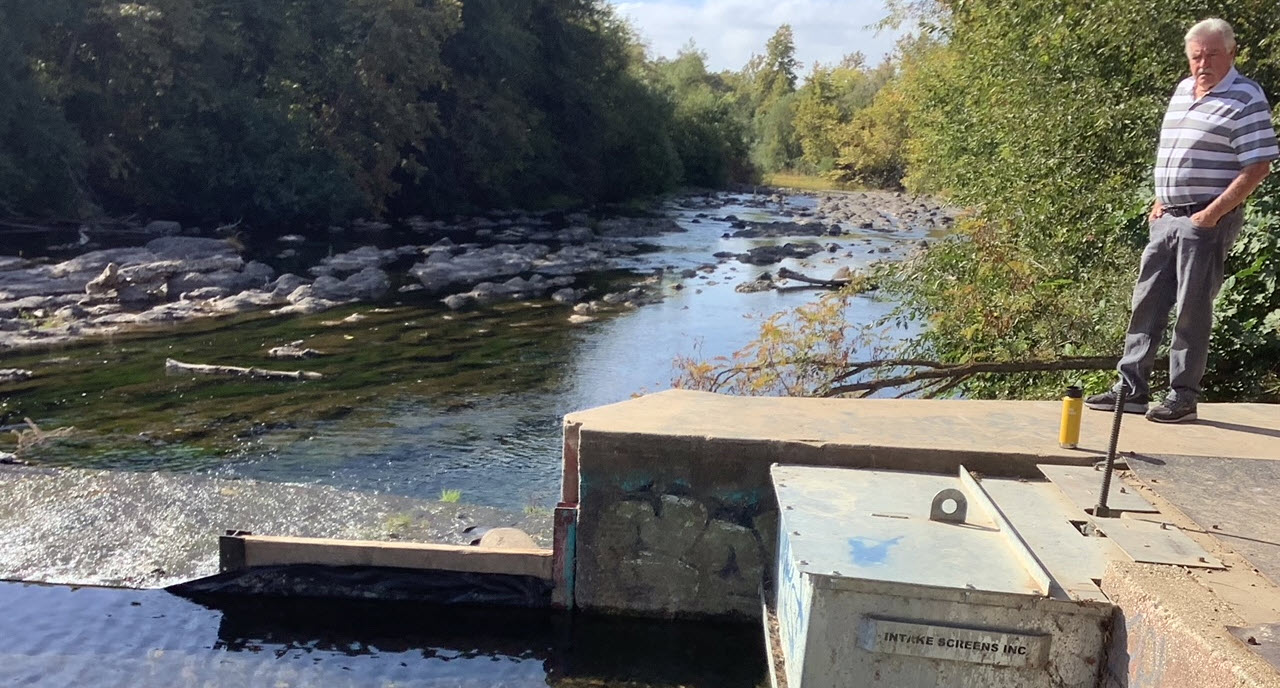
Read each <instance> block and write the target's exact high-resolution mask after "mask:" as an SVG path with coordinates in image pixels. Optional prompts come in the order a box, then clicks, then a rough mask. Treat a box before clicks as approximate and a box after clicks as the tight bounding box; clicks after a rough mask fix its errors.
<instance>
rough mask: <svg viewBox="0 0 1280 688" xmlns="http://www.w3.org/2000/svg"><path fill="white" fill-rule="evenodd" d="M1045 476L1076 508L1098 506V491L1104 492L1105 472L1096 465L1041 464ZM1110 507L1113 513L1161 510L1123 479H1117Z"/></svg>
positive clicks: (1090, 508) (1114, 480) (1113, 484)
mask: <svg viewBox="0 0 1280 688" xmlns="http://www.w3.org/2000/svg"><path fill="white" fill-rule="evenodd" d="M1036 468H1039V469H1040V472H1041V473H1044V477H1046V478H1048V479H1049V480H1050V482H1052V483H1053V484H1054V485H1057V486H1058V488H1059V489H1061V490H1062V492H1063V494H1065V495H1067V499H1070V500H1071V501H1072V502H1073V503H1074V504H1075V505H1076V506H1078V507H1080V509H1081V510H1082V511H1083V510H1085V509H1089V510H1090V513H1092V509H1093V508H1094V507H1096V506H1098V492H1099V491H1100V490H1101V489H1102V471H1099V470H1094V468H1093V467H1092V466H1056V465H1050V464H1041V465H1038V466H1036ZM1107 506H1108V507H1110V508H1111V510H1112V511H1135V512H1143V513H1155V512H1157V511H1159V509H1157V508H1155V507H1154V506H1151V503H1150V502H1148V501H1147V500H1145V499H1143V498H1142V496H1141V495H1139V494H1138V493H1137V492H1136V491H1135V490H1134V489H1133V488H1132V487H1129V486H1128V485H1125V483H1124V481H1123V480H1121V479H1120V477H1119V476H1113V479H1112V481H1111V491H1110V493H1109V494H1108V495H1107Z"/></svg>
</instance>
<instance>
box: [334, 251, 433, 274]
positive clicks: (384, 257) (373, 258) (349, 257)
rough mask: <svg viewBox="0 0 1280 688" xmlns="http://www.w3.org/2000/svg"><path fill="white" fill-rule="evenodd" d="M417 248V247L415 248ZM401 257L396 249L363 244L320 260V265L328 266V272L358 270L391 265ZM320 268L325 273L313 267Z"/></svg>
mask: <svg viewBox="0 0 1280 688" xmlns="http://www.w3.org/2000/svg"><path fill="white" fill-rule="evenodd" d="M415 250H416V249H415ZM399 257H400V253H399V251H398V250H396V249H379V248H378V247H377V246H361V247H360V248H357V249H355V250H353V251H347V252H346V253H339V254H337V255H334V256H330V257H328V258H325V259H324V260H322V261H320V265H321V266H323V267H325V268H328V273H329V274H332V273H335V272H356V271H359V270H364V269H365V268H371V267H372V268H380V267H382V266H384V265H389V264H391V263H393V262H395V261H396V259H397V258H399ZM312 270H318V271H319V272H318V273H317V274H324V273H325V271H323V270H320V268H319V267H317V268H312Z"/></svg>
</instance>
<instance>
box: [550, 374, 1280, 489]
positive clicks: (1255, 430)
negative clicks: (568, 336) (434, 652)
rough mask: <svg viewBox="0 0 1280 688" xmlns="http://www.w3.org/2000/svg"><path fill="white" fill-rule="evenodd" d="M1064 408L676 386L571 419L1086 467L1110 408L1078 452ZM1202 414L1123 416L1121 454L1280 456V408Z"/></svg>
mask: <svg viewBox="0 0 1280 688" xmlns="http://www.w3.org/2000/svg"><path fill="white" fill-rule="evenodd" d="M1061 408H1062V407H1061V402H1059V401H959V400H946V401H934V400H922V399H804V398H791V397H786V398H776V397H730V396H724V395H719V394H711V393H707V392H693V391H687V390H670V391H666V392H660V393H658V394H650V395H647V396H643V397H640V398H637V399H632V400H629V401H624V402H621V403H618V404H613V405H610V406H602V407H600V408H595V409H591V410H588V411H581V412H578V413H572V414H569V415H568V416H567V417H566V419H565V422H566V423H568V424H581V425H582V428H583V429H584V430H590V431H593V432H608V433H611V434H635V435H649V436H666V437H691V438H704V439H708V440H725V441H743V440H745V441H753V442H776V443H794V444H799V445H807V446H810V447H815V448H816V447H823V448H825V447H832V448H834V447H848V448H876V449H879V450H880V451H881V452H884V453H886V454H887V455H890V456H891V455H894V454H896V453H897V452H894V451H893V450H904V451H907V452H910V453H912V454H914V455H917V456H919V455H925V454H930V453H934V452H946V453H952V452H963V453H980V454H989V455H993V456H1003V457H1008V458H1010V459H1018V458H1032V457H1034V458H1035V459H1036V460H1038V461H1040V462H1042V463H1089V462H1092V461H1093V460H1095V458H1096V457H1097V456H1099V455H1105V454H1106V451H1107V443H1108V440H1109V436H1110V430H1111V419H1112V416H1111V414H1110V413H1104V412H1100V411H1091V410H1088V409H1086V410H1085V412H1084V417H1083V419H1082V422H1081V430H1080V440H1081V441H1080V448H1079V449H1075V450H1071V449H1062V448H1060V447H1059V446H1058V421H1059V414H1060V412H1061ZM1199 415H1200V420H1199V421H1198V422H1196V423H1191V424H1180V425H1165V424H1159V423H1152V422H1150V421H1148V420H1146V419H1145V418H1142V417H1141V416H1137V415H1126V416H1125V419H1124V424H1123V431H1122V433H1121V438H1120V447H1119V448H1120V451H1123V452H1134V453H1137V454H1140V455H1147V454H1182V455H1200V456H1229V457H1232V458H1244V459H1273V460H1280V406H1274V405H1269V404H1201V405H1200V408H1199ZM1017 468H1018V466H1016V465H1010V469H1011V470H1016V469H1017ZM1031 468H1034V467H1031Z"/></svg>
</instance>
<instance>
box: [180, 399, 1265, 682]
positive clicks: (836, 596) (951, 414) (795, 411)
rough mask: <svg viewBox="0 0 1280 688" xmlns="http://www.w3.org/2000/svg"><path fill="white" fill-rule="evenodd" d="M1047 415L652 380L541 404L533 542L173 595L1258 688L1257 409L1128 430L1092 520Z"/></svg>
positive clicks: (1261, 475) (1016, 674) (1053, 418)
mask: <svg viewBox="0 0 1280 688" xmlns="http://www.w3.org/2000/svg"><path fill="white" fill-rule="evenodd" d="M1058 411H1059V407H1058V404H1057V403H1053V402H996V401H992V402H984V401H924V400H902V401H899V400H824V399H801V398H737V397H726V396H720V395H715V394H707V393H699V392H689V391H668V392H662V393H658V394H653V395H648V396H643V397H639V398H636V399H633V400H630V401H626V402H622V403H619V404H613V405H610V406H603V407H599V408H595V409H590V410H585V411H581V412H578V413H573V414H570V415H568V416H567V417H566V418H565V422H564V438H563V440H564V444H563V480H562V494H561V500H560V503H559V505H558V507H557V509H556V511H555V517H554V538H553V540H554V545H553V547H551V548H539V547H537V546H533V545H532V544H531V542H530V541H528V540H522V539H520V538H519V537H514V538H511V539H507V538H494V540H496V541H491V542H488V543H484V542H482V543H481V546H478V547H476V546H471V547H468V546H465V545H434V544H420V543H405V542H399V543H397V542H372V541H343V540H332V539H308V538H278V537H272V536H271V535H272V534H271V533H259V534H248V533H240V532H232V533H229V534H228V535H226V536H224V537H223V538H222V548H221V563H222V566H221V568H222V569H223V573H221V574H219V576H217V577H215V578H213V579H205V580H201V581H194V582H192V583H190V584H184V585H182V586H178V587H179V588H180V591H181V592H183V593H185V594H192V595H203V594H209V593H218V594H228V593H230V594H233V595H234V594H241V593H249V594H257V595H264V594H265V595H269V596H291V595H292V596H296V595H317V594H319V595H324V596H332V595H338V596H341V595H346V596H355V597H364V598H370V597H380V598H386V599H400V600H413V599H424V598H425V599H434V600H437V601H452V602H462V603H467V604H473V605H474V604H484V605H508V606H510V605H516V606H522V607H534V608H549V609H559V610H562V612H561V614H562V615H570V614H571V615H575V616H583V617H591V618H601V617H602V616H603V617H607V616H614V617H641V618H656V619H678V620H682V621H692V622H695V623H706V624H714V623H717V622H721V621H730V622H743V623H750V624H756V625H757V627H758V628H761V629H763V633H762V634H761V639H760V642H761V645H762V646H764V647H766V648H767V649H768V651H769V654H770V657H771V662H770V664H771V667H770V672H771V676H772V679H773V680H774V682H775V685H787V686H789V687H790V688H821V687H824V686H840V687H842V688H844V687H856V686H864V685H866V686H873V685H893V686H916V685H919V686H942V685H956V686H959V685H989V686H1053V687H1058V686H1081V687H1084V686H1095V685H1101V686H1105V688H1155V687H1160V688H1168V687H1173V688H1177V687H1178V686H1209V685H1212V686H1219V685H1223V686H1226V685H1242V686H1280V671H1278V670H1277V667H1276V665H1275V664H1274V661H1275V657H1276V651H1277V644H1276V641H1275V637H1276V635H1277V634H1276V628H1277V626H1276V623H1277V622H1280V588H1278V587H1277V586H1276V584H1275V583H1276V581H1277V580H1280V545H1277V544H1276V543H1280V525H1277V524H1280V519H1277V518H1276V515H1277V514H1280V497H1276V496H1275V495H1276V490H1275V486H1276V485H1277V484H1280V460H1278V459H1280V414H1277V413H1276V410H1275V407H1272V406H1267V405H1258V404H1230V405H1214V404H1205V405H1202V406H1201V420H1200V421H1199V422H1198V423H1196V424H1194V425H1183V426H1176V427H1169V426H1162V425H1156V424H1151V423H1146V422H1132V423H1130V424H1128V425H1127V426H1126V427H1125V429H1124V432H1123V434H1122V436H1121V438H1120V445H1119V449H1120V455H1121V457H1122V459H1123V461H1124V464H1125V465H1124V466H1122V468H1123V470H1121V471H1120V472H1119V473H1118V474H1117V475H1116V477H1115V480H1114V482H1113V484H1112V494H1113V497H1112V499H1111V501H1110V506H1111V508H1112V510H1113V511H1114V513H1113V514H1112V515H1111V516H1109V517H1095V516H1094V515H1093V514H1092V513H1091V510H1092V508H1093V506H1094V505H1095V503H1096V498H1097V493H1096V485H1097V481H1098V479H1099V478H1100V476H1101V472H1100V471H1099V470H1097V469H1096V467H1095V464H1096V462H1098V460H1099V459H1101V458H1102V457H1103V455H1104V452H1105V449H1106V445H1107V440H1108V430H1109V425H1110V419H1111V417H1110V414H1095V413H1087V414H1086V415H1085V417H1084V419H1083V423H1082V431H1081V438H1080V442H1079V448H1078V449H1071V450H1067V449H1062V448H1060V447H1059V446H1058V443H1057V439H1058V437H1057V429H1058V417H1059V414H1058ZM225 525H228V526H234V525H236V524H225ZM716 627H717V626H714V625H708V629H711V628H716ZM708 632H711V631H710V630H709V631H708Z"/></svg>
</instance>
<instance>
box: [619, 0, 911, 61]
mask: <svg viewBox="0 0 1280 688" xmlns="http://www.w3.org/2000/svg"><path fill="white" fill-rule="evenodd" d="M611 1H612V2H613V4H614V5H616V6H617V8H618V12H619V13H620V14H621V15H622V16H624V17H626V18H628V19H629V20H630V21H631V22H632V24H633V25H634V26H635V27H636V29H637V30H638V31H639V32H640V35H641V36H642V37H643V38H644V40H645V41H646V42H647V43H648V45H649V50H650V53H651V54H652V55H654V56H655V57H671V56H674V55H675V54H676V52H677V51H678V50H679V49H680V48H681V47H682V46H683V45H684V44H685V43H686V42H687V41H688V40H689V39H690V38H692V39H693V40H694V41H695V42H696V43H697V45H698V48H699V49H700V50H702V51H703V52H705V53H707V57H708V61H709V63H710V67H711V68H712V69H715V70H720V69H739V68H741V67H742V66H743V65H744V64H746V62H747V60H748V59H749V58H750V57H751V55H752V54H753V53H761V52H764V44H765V41H767V40H769V37H770V36H772V35H773V32H774V31H776V30H777V28H778V27H779V26H781V25H782V24H790V25H791V28H792V29H793V30H794V31H795V39H796V57H797V58H798V59H799V60H800V61H801V62H803V63H804V71H806V72H807V71H808V69H809V68H810V67H811V66H812V65H813V63H814V62H815V61H818V62H823V63H827V64H830V63H834V62H837V61H839V60H840V58H841V57H843V56H844V55H846V54H848V53H852V52H855V51H861V52H862V53H863V54H864V55H866V56H867V61H868V63H870V64H876V63H877V62H879V61H880V59H881V58H882V57H884V56H885V55H886V54H888V53H889V52H892V50H893V45H894V42H895V41H896V40H897V39H898V36H899V35H900V32H898V31H893V30H886V31H881V32H878V33H877V31H876V30H875V28H874V26H873V25H874V24H876V23H877V22H879V21H880V20H881V19H883V18H884V17H885V15H886V14H887V10H886V9H885V7H884V4H883V0H621V1H619V0H611Z"/></svg>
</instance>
